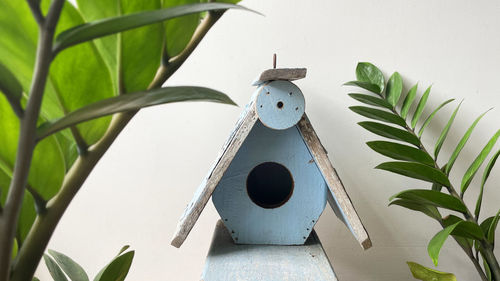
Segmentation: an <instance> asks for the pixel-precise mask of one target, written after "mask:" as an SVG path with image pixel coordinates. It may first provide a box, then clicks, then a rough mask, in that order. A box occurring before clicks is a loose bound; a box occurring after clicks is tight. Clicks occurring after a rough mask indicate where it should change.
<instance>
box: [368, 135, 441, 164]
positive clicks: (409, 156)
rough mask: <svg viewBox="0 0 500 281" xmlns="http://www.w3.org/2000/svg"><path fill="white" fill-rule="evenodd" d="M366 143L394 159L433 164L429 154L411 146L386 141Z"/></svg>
mask: <svg viewBox="0 0 500 281" xmlns="http://www.w3.org/2000/svg"><path fill="white" fill-rule="evenodd" d="M366 144H367V145H368V146H369V147H370V148H371V149H373V150H375V151H376V152H378V153H380V154H382V155H385V156H388V157H391V158H393V159H396V160H404V161H413V162H418V163H422V164H426V165H429V166H433V165H434V160H433V159H432V157H430V156H429V154H427V153H425V152H423V151H422V150H420V149H417V148H414V147H411V146H407V145H403V144H399V143H394V142H388V141H371V142H367V143H366Z"/></svg>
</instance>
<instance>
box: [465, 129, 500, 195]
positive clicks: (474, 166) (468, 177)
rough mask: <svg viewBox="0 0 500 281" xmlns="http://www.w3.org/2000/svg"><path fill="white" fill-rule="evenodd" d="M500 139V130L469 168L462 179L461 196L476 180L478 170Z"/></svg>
mask: <svg viewBox="0 0 500 281" xmlns="http://www.w3.org/2000/svg"><path fill="white" fill-rule="evenodd" d="M499 137H500V130H498V131H497V132H496V133H495V134H494V135H493V136H492V137H491V139H490V140H489V141H488V143H487V144H486V145H485V146H484V148H483V150H481V152H480V153H479V155H478V156H477V157H476V159H474V161H473V162H472V164H471V165H470V166H469V168H468V169H467V171H466V172H465V174H464V176H463V178H462V184H461V185H460V190H461V194H462V195H463V194H464V193H465V191H466V190H467V188H468V187H469V185H470V183H471V181H472V179H473V178H474V175H476V173H477V170H479V167H481V165H482V164H483V162H484V160H486V157H488V154H489V153H490V151H491V150H492V149H493V147H494V146H495V144H496V142H497V140H498V138H499Z"/></svg>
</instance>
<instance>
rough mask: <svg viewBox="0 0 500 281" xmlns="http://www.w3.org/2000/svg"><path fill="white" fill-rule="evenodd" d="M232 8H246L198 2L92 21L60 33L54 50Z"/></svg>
mask: <svg viewBox="0 0 500 281" xmlns="http://www.w3.org/2000/svg"><path fill="white" fill-rule="evenodd" d="M231 8H237V9H246V8H243V7H242V6H237V5H233V4H226V3H198V4H191V5H183V6H177V7H173V8H168V9H160V10H154V11H147V12H138V13H133V14H128V15H124V16H119V17H113V18H107V19H103V20H99V21H95V22H90V23H87V24H84V25H80V26H78V27H75V28H72V29H70V30H67V31H65V32H63V33H62V34H60V35H59V36H58V37H57V38H56V41H55V44H54V50H55V51H60V50H62V49H64V48H67V47H70V46H73V45H75V44H79V43H82V42H85V41H89V40H93V39H96V38H100V37H104V36H106V35H111V34H114V33H118V32H122V31H126V30H129V29H134V28H137V27H141V26H145V25H149V24H154V23H159V22H162V21H165V20H168V19H171V18H176V17H180V16H184V15H189V14H194V13H199V12H203V11H211V10H227V9H231Z"/></svg>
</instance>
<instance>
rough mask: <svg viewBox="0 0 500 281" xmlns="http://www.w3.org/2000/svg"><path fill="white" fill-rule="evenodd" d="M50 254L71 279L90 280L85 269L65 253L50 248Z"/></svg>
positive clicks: (75, 280) (76, 280)
mask: <svg viewBox="0 0 500 281" xmlns="http://www.w3.org/2000/svg"><path fill="white" fill-rule="evenodd" d="M48 252H49V254H50V255H51V256H52V257H53V258H54V260H55V261H56V262H57V264H58V265H59V266H60V268H61V269H62V270H63V271H64V272H65V273H66V274H67V275H68V277H69V279H71V281H88V280H89V277H88V276H87V273H85V270H83V268H82V267H81V266H80V265H79V264H78V263H76V262H75V261H74V260H72V259H71V258H70V257H68V256H66V255H65V254H62V253H59V252H56V251H54V250H49V251H48Z"/></svg>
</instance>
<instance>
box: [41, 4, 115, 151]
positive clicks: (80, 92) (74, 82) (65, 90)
mask: <svg viewBox="0 0 500 281" xmlns="http://www.w3.org/2000/svg"><path fill="white" fill-rule="evenodd" d="M44 3H47V4H46V6H48V4H49V1H45V2H44ZM47 8H48V7H47ZM83 23H84V21H83V19H82V17H81V15H80V14H79V12H78V11H77V10H76V8H75V7H73V6H72V5H71V4H70V3H67V4H66V5H64V8H63V11H62V13H61V16H60V19H59V22H58V24H57V29H56V33H60V32H61V31H64V30H67V29H70V28H72V27H74V26H76V25H80V24H83ZM76 65H77V66H78V67H75V66H76ZM49 79H50V82H51V84H52V86H53V89H54V94H55V96H56V97H57V99H58V101H59V103H60V105H61V107H62V109H63V111H64V112H65V113H66V112H71V111H74V110H76V109H78V108H80V107H82V106H85V105H87V104H90V103H94V102H96V101H99V100H101V99H105V98H109V97H112V96H113V95H114V93H113V84H112V81H111V75H110V72H109V71H108V69H107V68H106V64H105V63H104V61H103V59H102V57H101V55H100V53H99V52H98V51H97V49H96V48H95V45H94V43H92V42H90V43H86V44H81V45H78V46H75V47H74V48H72V49H70V50H67V51H65V52H63V53H61V54H59V55H58V56H57V57H56V58H55V60H54V61H53V63H52V65H51V67H50V76H49ZM68 81H71V83H68ZM110 120H111V119H110V118H103V119H99V120H95V121H92V122H88V123H85V124H81V125H79V126H77V127H78V130H79V131H80V133H81V135H82V137H83V139H84V140H85V141H86V143H87V144H88V145H92V144H94V143H95V142H97V141H98V140H99V139H100V138H101V137H102V136H103V135H104V133H105V132H106V130H107V127H108V125H109V122H110Z"/></svg>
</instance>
